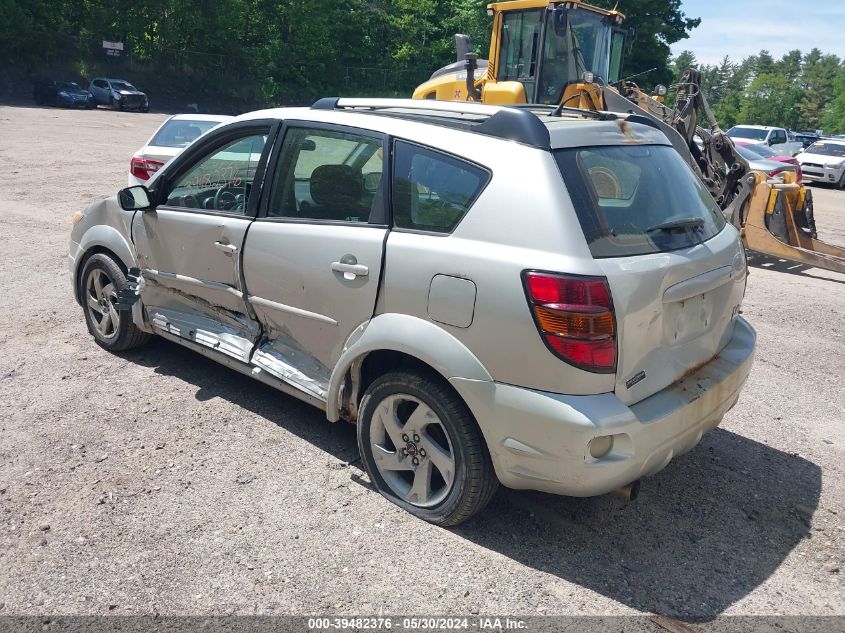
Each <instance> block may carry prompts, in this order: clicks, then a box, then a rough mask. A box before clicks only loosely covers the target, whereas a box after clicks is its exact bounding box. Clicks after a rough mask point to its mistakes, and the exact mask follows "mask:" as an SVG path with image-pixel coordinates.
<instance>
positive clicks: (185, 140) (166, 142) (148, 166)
mask: <svg viewBox="0 0 845 633" xmlns="http://www.w3.org/2000/svg"><path fill="white" fill-rule="evenodd" d="M231 120H232V117H230V116H225V115H220V114H176V115H174V116H172V117H170V118H169V119H167V120H166V121H165V122H164V123H162V124H161V127H159V128H158V129H157V130H156V131H155V134H153V135H152V137H151V138H150V140H149V141H147V144H146V145H144V147H142V148H141V149H139V150H138V151H137V152H135V155H134V156H133V157H132V160H131V161H130V163H129V177H128V178H127V182H128V183H129V186H130V187H132V186H134V185H143V184H146V182H147V181H148V180H149V179H150V177H151V176H152V175H153V174H154V173H156V172H157V171H158V170H159V169H161V168H162V167H164V164H165V163H166V162H167V161H169V160H170V159H171V158H173V157H174V156H176V155H177V154H178V153H179V152H181V151H182V150H183V149H185V148H186V147H187V146H188V145H190V144H191V143H193V142H194V141H195V140H196V139H197V138H199V137H200V136H202V135H203V134H205V133H206V132H208V131H209V130H210V129H212V128H215V127H217V126H218V125H220V124H221V123H225V122H226V121H231Z"/></svg>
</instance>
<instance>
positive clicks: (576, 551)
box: [126, 339, 821, 621]
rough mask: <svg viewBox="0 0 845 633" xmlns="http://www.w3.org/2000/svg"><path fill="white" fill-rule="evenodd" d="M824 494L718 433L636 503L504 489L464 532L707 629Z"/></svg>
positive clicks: (298, 430) (773, 563)
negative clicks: (704, 624)
mask: <svg viewBox="0 0 845 633" xmlns="http://www.w3.org/2000/svg"><path fill="white" fill-rule="evenodd" d="M126 358H127V359H128V360H129V361H131V362H134V363H138V364H141V365H145V366H149V367H153V368H154V369H155V371H156V372H157V373H159V374H162V375H169V376H174V377H176V378H178V379H180V380H183V381H186V382H189V383H191V384H193V385H195V386H196V387H197V393H196V398H197V400H200V401H205V400H208V399H210V398H212V397H220V398H224V399H226V400H229V401H231V402H233V403H236V404H238V405H239V406H242V407H244V408H245V409H247V410H249V411H251V412H254V413H256V414H259V415H261V416H263V417H264V418H266V419H267V420H269V421H271V422H273V423H275V424H277V425H279V426H281V427H284V428H285V429H286V430H287V431H289V432H292V433H295V434H296V435H298V436H299V437H301V438H303V439H304V440H306V441H308V442H310V443H312V444H314V445H315V446H317V447H319V448H320V449H322V450H324V451H327V452H329V453H331V454H333V455H334V456H335V457H337V458H338V459H340V460H343V461H346V462H353V461H356V460H357V455H358V451H357V446H356V441H355V431H354V427H353V426H352V425H350V424H346V423H338V424H330V423H328V422H327V421H326V420H325V417H324V415H323V413H322V412H321V411H318V410H317V409H315V408H313V407H311V406H309V405H307V404H304V403H301V402H299V401H298V400H295V399H294V398H291V397H289V396H286V395H284V394H281V393H279V392H277V391H275V390H273V389H272V388H270V387H267V386H266V385H263V384H261V383H259V382H257V381H254V380H252V379H250V378H248V377H246V376H242V375H240V374H237V373H236V372H234V371H232V370H229V369H227V368H225V367H223V366H221V365H218V364H216V363H214V362H212V361H209V360H207V359H204V358H202V357H200V356H199V355H198V354H196V353H194V352H192V351H190V350H187V349H184V348H181V347H179V346H178V345H175V344H172V343H169V342H167V341H164V340H161V339H156V340H155V341H154V342H152V343H151V344H150V345H149V346H147V347H145V348H142V349H140V350H137V351H136V352H133V353H130V354H127V355H126ZM364 483H365V485H366V482H364ZM820 491H821V470H820V468H819V467H818V466H816V465H815V464H813V463H812V462H809V461H807V460H806V459H803V458H801V457H799V456H797V455H794V454H789V453H784V452H782V451H779V450H776V449H774V448H772V447H770V446H767V445H766V444H761V443H759V442H756V441H753V440H750V439H747V438H745V437H742V436H740V435H737V434H735V433H731V432H729V431H726V430H722V429H716V430H714V431H711V432H710V433H708V434H707V435H705V437H704V438H703V440H702V442H701V444H700V445H699V446H698V447H696V448H695V449H693V450H692V451H691V452H690V453H688V454H686V455H684V456H682V457H680V458H678V459H676V460H675V461H673V462H672V463H670V464H669V466H667V467H666V469H664V470H663V471H662V472H660V473H658V474H657V475H655V476H653V477H650V478H648V479H646V480H644V481H643V487H642V491H641V494H640V497H639V499H637V500H636V501H635V502H633V503H626V502H624V501H623V500H621V499H619V498H616V497H613V496H605V497H597V498H590V499H577V498H572V497H557V496H554V495H548V494H543V493H536V492H525V491H513V490H506V489H502V490H500V492H499V493H498V494H497V495H496V497H495V498H494V500H493V501H492V502H491V504H490V506H489V507H488V508H487V509H486V510H485V511H484V512H483V513H482V514H481V515H480V516H479V517H478V518H477V519H476V520H473V521H471V522H469V523H467V524H465V525H463V526H460V527H458V528H456V529H455V530H454V531H455V533H457V534H458V535H460V536H462V537H463V538H466V539H467V540H469V541H472V542H473V543H476V544H478V545H481V546H483V547H486V548H488V549H490V550H493V551H496V552H499V553H501V554H503V555H505V556H507V557H509V558H511V559H513V560H515V561H517V562H519V563H521V564H523V565H527V566H529V567H532V568H534V569H537V570H540V571H542V572H545V573H548V574H552V575H554V576H557V577H559V578H562V579H564V580H567V581H569V582H573V583H577V584H579V585H581V586H583V587H586V588H588V589H591V590H593V591H595V592H598V593H600V594H603V595H605V596H607V597H608V598H611V599H613V600H615V601H617V602H620V603H622V604H624V605H627V606H629V607H632V608H634V609H638V610H640V611H645V612H655V613H660V614H664V615H668V616H672V617H675V618H679V619H683V620H687V621H701V620H709V619H712V618H715V617H716V616H717V615H719V614H721V613H722V612H723V611H724V610H725V609H726V608H727V607H729V606H730V605H731V604H733V603H735V602H736V601H738V600H740V599H742V598H743V597H744V596H746V595H747V594H749V593H750V592H751V591H753V590H754V589H755V588H756V587H757V586H758V585H760V584H761V583H762V582H764V581H765V580H766V579H767V578H768V577H769V576H770V575H771V574H772V573H773V572H774V571H775V570H776V569H777V567H778V566H779V565H780V564H781V563H782V562H783V561H784V560H785V559H786V557H787V556H788V555H789V553H790V552H791V551H792V549H793V548H794V547H795V546H796V545H797V544H798V543H799V542H800V541H801V540H802V539H804V538H807V537H808V535H809V533H810V530H809V527H810V521H811V519H812V516H813V513H814V512H815V510H816V508H817V506H818V501H819V495H820ZM374 494H375V493H374ZM385 503H386V502H385ZM539 597H540V596H538V598H539ZM559 599H561V600H565V596H561V597H559ZM527 606H530V599H529V605H527Z"/></svg>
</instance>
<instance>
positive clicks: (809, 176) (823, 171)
mask: <svg viewBox="0 0 845 633" xmlns="http://www.w3.org/2000/svg"><path fill="white" fill-rule="evenodd" d="M795 158H797V159H798V162H799V163H800V164H801V168H802V169H803V170H804V178H805V180H809V181H811V182H826V183H828V184H831V185H837V186H838V187H839V188H840V189H845V140H837V139H825V140H823V141H816V142H815V143H813V144H812V145H810V147H808V148H807V149H805V150H804V151H803V152H801V153H800V154H798V156H796V157H795Z"/></svg>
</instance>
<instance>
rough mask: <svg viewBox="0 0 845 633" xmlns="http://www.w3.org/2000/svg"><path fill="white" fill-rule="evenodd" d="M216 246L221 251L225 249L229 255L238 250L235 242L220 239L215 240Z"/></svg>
mask: <svg viewBox="0 0 845 633" xmlns="http://www.w3.org/2000/svg"><path fill="white" fill-rule="evenodd" d="M214 248H216V249H217V250H219V251H223V252H224V253H226V254H227V255H234V254H235V253H237V252H238V247H237V246H235V245H234V244H227V243H225V242H221V241H219V240H218V241H216V242H214Z"/></svg>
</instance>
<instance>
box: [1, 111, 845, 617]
mask: <svg viewBox="0 0 845 633" xmlns="http://www.w3.org/2000/svg"><path fill="white" fill-rule="evenodd" d="M163 119H164V115H161V114H147V115H142V114H132V113H120V112H110V111H105V110H98V111H91V112H88V111H74V112H71V111H62V110H56V109H50V108H46V109H42V108H20V107H0V173H3V174H5V177H4V178H3V179H0V229H2V240H0V244H2V245H3V253H2V258H0V350H2V354H0V614H44V613H48V614H106V613H109V614H149V613H161V614H220V613H232V612H234V613H276V614H309V613H310V614H322V613H327V612H328V613H335V614H342V615H348V614H355V613H358V614H377V613H385V614H465V615H469V614H475V613H480V614H518V615H526V616H527V615H540V614H580V615H589V614H632V613H638V612H657V613H661V614H666V615H669V616H672V617H674V618H679V619H683V620H691V619H696V618H712V617H715V616H717V615H720V614H758V615H763V614H816V615H834V614H839V615H845V583H843V575H845V570H843V569H841V567H842V566H845V390H843V380H845V329H843V325H845V275H836V274H833V273H827V272H824V271H821V270H818V269H805V268H803V267H801V266H794V265H791V264H785V263H784V262H777V261H769V260H765V259H763V258H760V257H755V258H753V259H754V262H755V265H754V267H753V268H752V273H751V277H750V280H749V283H748V292H747V296H746V300H745V303H744V306H743V307H744V314H745V316H746V317H747V318H748V320H749V321H750V322H751V324H752V325H753V326H754V327H755V328H756V329H757V334H758V348H757V358H756V363H755V366H754V369H753V372H752V374H751V377H750V379H749V382H748V385H747V387H746V389H745V391H744V392H743V394H742V396H741V398H740V401H739V404H738V405H737V406H736V407H735V408H734V409H733V410H732V411H731V412H730V413H729V414H728V415H727V417H726V418H725V420H724V423H723V424H722V426H721V428H719V429H716V430H714V431H713V432H711V433H709V434H708V435H706V436H705V437H704V439H703V440H702V442H701V444H700V445H699V446H698V447H697V448H696V449H694V450H693V451H692V452H690V453H688V454H687V455H685V456H683V457H681V458H679V459H677V460H675V461H673V462H672V463H671V464H670V465H669V466H668V467H667V468H666V469H665V470H663V471H662V472H661V473H659V474H658V475H656V476H654V477H651V478H648V479H646V480H645V481H644V482H643V487H642V492H641V495H640V497H639V499H638V500H636V501H635V502H633V503H630V504H625V503H624V502H623V501H622V500H621V499H618V498H615V497H603V498H594V499H574V498H563V497H555V496H550V495H545V494H539V493H526V492H514V491H509V490H502V491H500V492H499V493H498V495H497V496H496V498H495V499H494V500H493V502H492V503H491V504H490V506H489V507H488V509H487V510H486V511H485V512H484V513H483V515H481V516H480V517H479V518H478V519H477V520H475V521H472V522H471V523H468V524H466V525H464V526H461V527H459V528H457V529H454V530H444V529H440V528H437V527H433V526H430V525H428V524H426V523H423V522H421V521H418V520H416V519H414V518H412V517H411V516H410V515H409V514H406V513H405V512H403V511H401V510H399V509H398V508H396V507H395V506H393V505H391V504H390V503H388V502H387V501H385V500H384V499H383V498H382V497H380V496H379V495H378V494H377V493H375V492H373V491H372V490H371V488H370V486H369V483H368V481H367V478H366V475H364V473H363V472H362V470H361V468H360V464H359V462H358V461H357V448H356V443H355V433H354V428H353V427H352V425H349V424H345V423H338V424H330V423H328V422H326V421H325V419H324V416H323V414H322V413H321V412H320V411H318V410H316V409H312V408H310V407H309V406H307V405H305V404H302V403H300V402H298V401H296V400H294V399H293V398H290V397H287V396H285V395H282V394H280V393H278V392H276V391H274V390H272V389H270V388H269V387H265V386H263V385H261V384H259V383H258V382H254V381H251V380H250V379H249V378H247V377H243V376H241V375H239V374H236V373H234V372H232V371H230V370H228V369H226V368H224V367H222V366H220V365H218V364H216V363H214V362H212V361H209V360H207V359H204V358H202V357H200V356H198V355H197V354H194V353H192V352H190V351H187V350H185V349H182V348H180V347H178V346H176V345H173V344H170V343H168V342H165V341H163V340H157V341H155V342H153V343H152V344H150V345H149V346H148V347H145V348H143V349H140V350H137V351H134V352H132V353H127V354H125V355H119V356H118V355H113V354H109V353H107V352H105V351H103V350H102V349H100V348H99V347H97V346H96V345H95V344H94V343H93V341H92V339H91V337H90V336H89V335H88V334H87V332H86V329H85V325H84V322H83V316H82V310H81V308H80V307H79V306H78V305H77V304H76V303H75V302H74V300H73V298H72V296H71V288H70V282H69V279H68V274H67V259H66V258H67V239H68V234H69V231H70V215H71V213H73V212H74V211H77V210H81V209H83V208H84V207H85V206H86V205H87V204H88V203H89V202H91V201H92V200H94V199H96V198H98V197H100V196H107V195H113V194H114V193H115V192H116V191H117V189H118V188H120V187H121V186H125V184H126V174H127V170H128V166H129V158H130V156H131V155H132V153H133V152H134V151H135V150H136V149H137V148H138V147H140V146H141V145H142V144H143V143H144V142H145V141H146V140H147V138H148V137H149V136H150V134H151V133H152V131H153V130H154V129H155V127H156V126H157V125H158V124H159V123H160V122H161V121H162V120H163ZM813 191H814V194H815V199H816V209H817V217H818V226H819V233H820V235H821V236H822V237H823V238H825V239H828V240H830V241H832V242H836V243H838V244H840V245H845V191H834V190H832V189H826V188H822V187H814V188H813Z"/></svg>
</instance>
